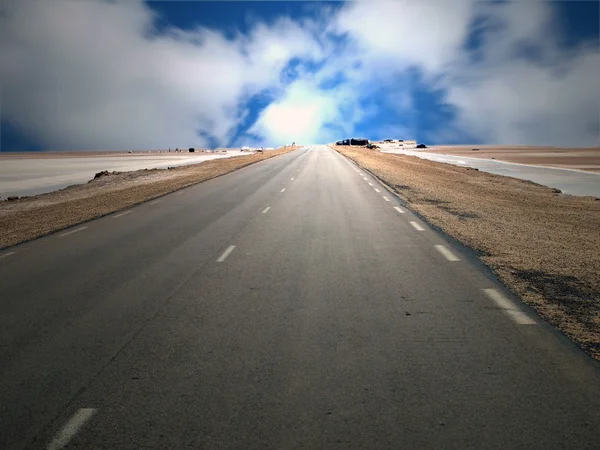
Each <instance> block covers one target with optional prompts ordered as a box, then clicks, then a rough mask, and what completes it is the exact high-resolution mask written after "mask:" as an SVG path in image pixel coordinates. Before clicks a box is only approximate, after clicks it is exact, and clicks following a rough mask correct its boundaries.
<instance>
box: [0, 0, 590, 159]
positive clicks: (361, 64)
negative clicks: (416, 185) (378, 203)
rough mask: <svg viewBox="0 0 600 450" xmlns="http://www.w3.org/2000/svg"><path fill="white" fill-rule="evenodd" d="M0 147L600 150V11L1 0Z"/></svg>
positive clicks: (475, 5)
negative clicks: (354, 144) (409, 145)
mask: <svg viewBox="0 0 600 450" xmlns="http://www.w3.org/2000/svg"><path fill="white" fill-rule="evenodd" d="M0 12H2V13H3V14H0V56H1V59H2V61H3V64H2V67H1V68H0V80H1V81H2V98H1V102H2V103H1V107H2V109H1V114H2V118H1V125H2V129H1V132H2V134H1V150H2V151H11V150H12V151H14V150H20V151H22V150H56V149H60V150H98V149H110V150H123V149H160V148H168V147H172V148H174V147H188V146H195V147H216V146H242V145H251V146H253V145H264V146H278V145H282V144H285V143H289V142H292V141H296V142H301V143H325V142H330V141H332V140H337V139H341V138H345V137H350V136H364V137H368V138H371V139H382V138H388V137H389V138H404V139H417V140H418V141H420V142H425V143H427V144H433V145H435V144H460V143H465V144H470V143H472V144H486V143H488V144H507V145H509V144H522V145H557V146H598V145H600V142H599V128H600V127H599V123H600V111H599V108H600V83H598V73H600V38H599V36H600V31H599V23H600V20H599V19H600V8H599V2H597V1H560V2H544V1H537V0H528V1H519V2H489V1H472V0H393V1H389V0H383V1H377V0H366V1H358V2H349V3H346V2H316V1H311V2H301V1H292V2H279V1H265V2H249V1H242V2H227V1H217V2H205V1H153V2H143V1H141V0H116V1H106V0H89V1H87V0H79V1H72V0H47V1H44V2H34V1H30V0H24V1H22V2H13V1H10V0H0Z"/></svg>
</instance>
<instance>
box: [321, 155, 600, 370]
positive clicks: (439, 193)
mask: <svg viewBox="0 0 600 450" xmlns="http://www.w3.org/2000/svg"><path fill="white" fill-rule="evenodd" d="M331 147H332V148H333V149H335V150H337V151H338V152H340V153H341V154H342V155H344V156H346V157H348V158H350V159H352V160H353V161H354V162H356V163H357V164H359V165H360V166H362V167H363V168H365V169H366V170H368V171H370V172H371V173H372V174H374V175H375V176H377V177H378V178H379V179H381V180H382V181H384V182H385V183H386V184H387V185H388V186H389V187H390V188H391V189H393V190H394V191H395V193H396V194H397V195H398V196H399V197H400V198H401V199H403V200H404V201H405V202H406V204H407V206H408V207H410V208H411V209H412V210H414V211H415V212H417V213H418V214H420V215H421V216H422V217H423V218H424V219H426V220H427V221H429V222H430V223H431V224H432V225H434V226H436V227H438V228H440V229H441V230H443V231H444V232H445V233H447V234H448V235H450V236H452V237H454V238H455V239H457V240H459V241H461V242H462V243H464V244H465V245H467V246H469V247H471V248H472V249H474V250H476V251H478V252H479V253H480V255H481V256H480V258H481V260H482V261H483V262H484V263H485V264H486V265H487V266H489V267H490V268H491V269H492V270H493V271H494V272H495V273H496V275H497V276H498V277H499V278H500V279H501V280H502V281H503V282H504V283H505V284H506V285H507V286H508V287H509V288H510V289H511V290H512V291H513V292H514V293H516V294H517V295H518V296H520V297H521V298H522V299H523V301H525V302H526V303H528V304H529V305H531V306H532V307H533V308H535V309H536V310H537V311H538V313H539V314H540V315H541V316H542V317H544V318H545V319H546V320H547V321H548V322H550V323H552V324H553V325H554V326H556V327H557V328H558V329H559V330H561V331H562V332H563V333H565V334H566V335H567V336H569V337H570V338H571V339H572V340H573V341H575V342H576V343H577V344H578V345H579V346H581V347H582V348H583V349H584V350H585V351H586V352H588V353H589V354H590V355H591V356H593V357H594V358H596V359H598V360H600V276H598V274H600V199H597V198H593V197H574V196H569V195H564V194H561V193H560V192H556V190H553V189H552V188H548V187H546V186H541V185H538V184H535V183H532V182H529V181H523V180H519V179H516V178H511V177H504V176H500V175H494V174H489V173H484V172H479V171H477V170H476V169H470V168H465V167H458V166H454V165H450V164H444V163H439V162H435V161H428V160H422V159H419V158H417V157H414V156H406V155H394V154H386V153H380V152H378V151H372V150H367V149H364V148H357V147H337V146H331Z"/></svg>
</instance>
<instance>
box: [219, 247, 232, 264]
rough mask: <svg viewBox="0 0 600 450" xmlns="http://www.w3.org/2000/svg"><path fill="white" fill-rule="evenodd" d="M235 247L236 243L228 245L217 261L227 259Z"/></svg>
mask: <svg viewBox="0 0 600 450" xmlns="http://www.w3.org/2000/svg"><path fill="white" fill-rule="evenodd" d="M234 248H235V245H230V246H229V247H227V250H225V251H224V252H223V254H222V255H221V256H219V259H217V262H223V261H225V259H227V257H228V256H229V254H230V253H231V252H232V251H233V249H234Z"/></svg>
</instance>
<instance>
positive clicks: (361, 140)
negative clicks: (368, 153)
mask: <svg viewBox="0 0 600 450" xmlns="http://www.w3.org/2000/svg"><path fill="white" fill-rule="evenodd" d="M368 144H369V140H368V139H365V138H352V139H350V145H368Z"/></svg>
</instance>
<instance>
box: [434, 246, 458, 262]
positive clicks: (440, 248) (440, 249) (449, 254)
mask: <svg viewBox="0 0 600 450" xmlns="http://www.w3.org/2000/svg"><path fill="white" fill-rule="evenodd" d="M435 248H436V249H437V251H438V252H440V253H441V254H442V255H443V256H444V258H446V259H447V260H448V261H460V258H459V257H457V256H456V255H455V254H454V253H452V252H451V251H450V249H448V248H447V247H446V246H445V245H435Z"/></svg>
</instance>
